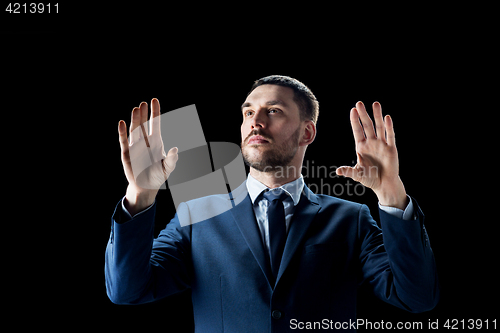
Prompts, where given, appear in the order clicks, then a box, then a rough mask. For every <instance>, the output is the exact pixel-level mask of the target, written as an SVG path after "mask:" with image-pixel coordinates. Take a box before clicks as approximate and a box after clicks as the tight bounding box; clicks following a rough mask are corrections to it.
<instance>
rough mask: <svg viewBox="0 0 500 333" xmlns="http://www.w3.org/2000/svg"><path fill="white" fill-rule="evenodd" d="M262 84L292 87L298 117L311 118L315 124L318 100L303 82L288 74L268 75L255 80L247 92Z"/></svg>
mask: <svg viewBox="0 0 500 333" xmlns="http://www.w3.org/2000/svg"><path fill="white" fill-rule="evenodd" d="M264 84H275V85H278V86H283V87H288V88H292V89H293V92H294V97H293V100H294V101H295V103H297V105H298V107H299V111H300V119H301V120H305V119H307V120H312V121H313V122H314V123H315V124H316V122H317V121H318V115H319V102H318V100H317V99H316V96H314V94H313V93H312V91H311V89H309V88H308V87H307V86H306V85H305V84H303V83H302V82H300V81H299V80H297V79H294V78H291V77H289V76H283V75H270V76H266V77H263V78H261V79H258V80H256V81H255V82H254V84H253V85H252V89H251V90H250V92H249V93H248V94H249V95H250V93H251V92H252V91H253V90H254V89H255V88H257V87H259V86H262V85H264Z"/></svg>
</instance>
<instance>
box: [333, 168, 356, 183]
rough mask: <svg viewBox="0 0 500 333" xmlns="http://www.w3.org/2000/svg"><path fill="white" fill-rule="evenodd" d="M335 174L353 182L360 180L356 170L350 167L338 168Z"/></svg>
mask: <svg viewBox="0 0 500 333" xmlns="http://www.w3.org/2000/svg"><path fill="white" fill-rule="evenodd" d="M335 172H336V173H337V175H339V176H344V177H349V178H351V179H352V180H354V181H359V178H360V177H359V175H358V170H356V169H355V168H353V167H350V166H341V167H338V168H337V170H336V171H335Z"/></svg>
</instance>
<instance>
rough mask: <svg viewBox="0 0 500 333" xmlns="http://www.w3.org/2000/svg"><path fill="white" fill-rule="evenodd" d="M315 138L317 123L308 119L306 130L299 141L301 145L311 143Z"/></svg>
mask: <svg viewBox="0 0 500 333" xmlns="http://www.w3.org/2000/svg"><path fill="white" fill-rule="evenodd" d="M315 138H316V124H315V123H314V122H313V121H312V120H306V121H305V127H304V132H303V134H302V138H301V140H300V142H299V146H307V145H310V144H311V143H312V142H313V141H314V139H315Z"/></svg>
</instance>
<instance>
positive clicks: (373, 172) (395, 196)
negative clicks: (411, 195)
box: [337, 102, 408, 209]
mask: <svg viewBox="0 0 500 333" xmlns="http://www.w3.org/2000/svg"><path fill="white" fill-rule="evenodd" d="M350 117H351V127H352V132H353V134H354V141H355V144H356V155H357V163H356V165H355V166H354V167H349V166H342V167H339V168H338V169H337V174H338V175H341V176H345V177H349V178H352V179H353V180H355V181H357V182H360V183H361V184H363V185H364V186H366V187H369V188H371V189H372V190H373V191H374V192H375V194H376V195H377V197H378V199H379V201H380V204H382V205H384V206H391V207H396V208H400V209H405V207H406V205H407V203H408V202H407V201H408V199H407V197H406V191H405V188H404V186H403V183H402V181H401V179H400V178H399V160H398V151H397V149H396V141H395V135H394V126H393V122H392V118H391V117H390V116H389V115H387V116H385V119H384V118H383V117H382V106H381V105H380V103H378V102H375V103H373V117H374V119H375V127H374V126H373V122H372V120H371V118H370V116H369V115H368V113H367V112H366V109H365V106H364V104H363V102H358V103H356V107H355V108H352V109H351V116H350Z"/></svg>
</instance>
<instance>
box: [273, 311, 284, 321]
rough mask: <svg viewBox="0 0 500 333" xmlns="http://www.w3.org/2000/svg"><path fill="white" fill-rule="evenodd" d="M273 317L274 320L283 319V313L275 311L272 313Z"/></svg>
mask: <svg viewBox="0 0 500 333" xmlns="http://www.w3.org/2000/svg"><path fill="white" fill-rule="evenodd" d="M271 316H273V318H274V319H280V318H281V317H283V313H282V312H281V311H279V310H274V311H273V312H272V313H271Z"/></svg>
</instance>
